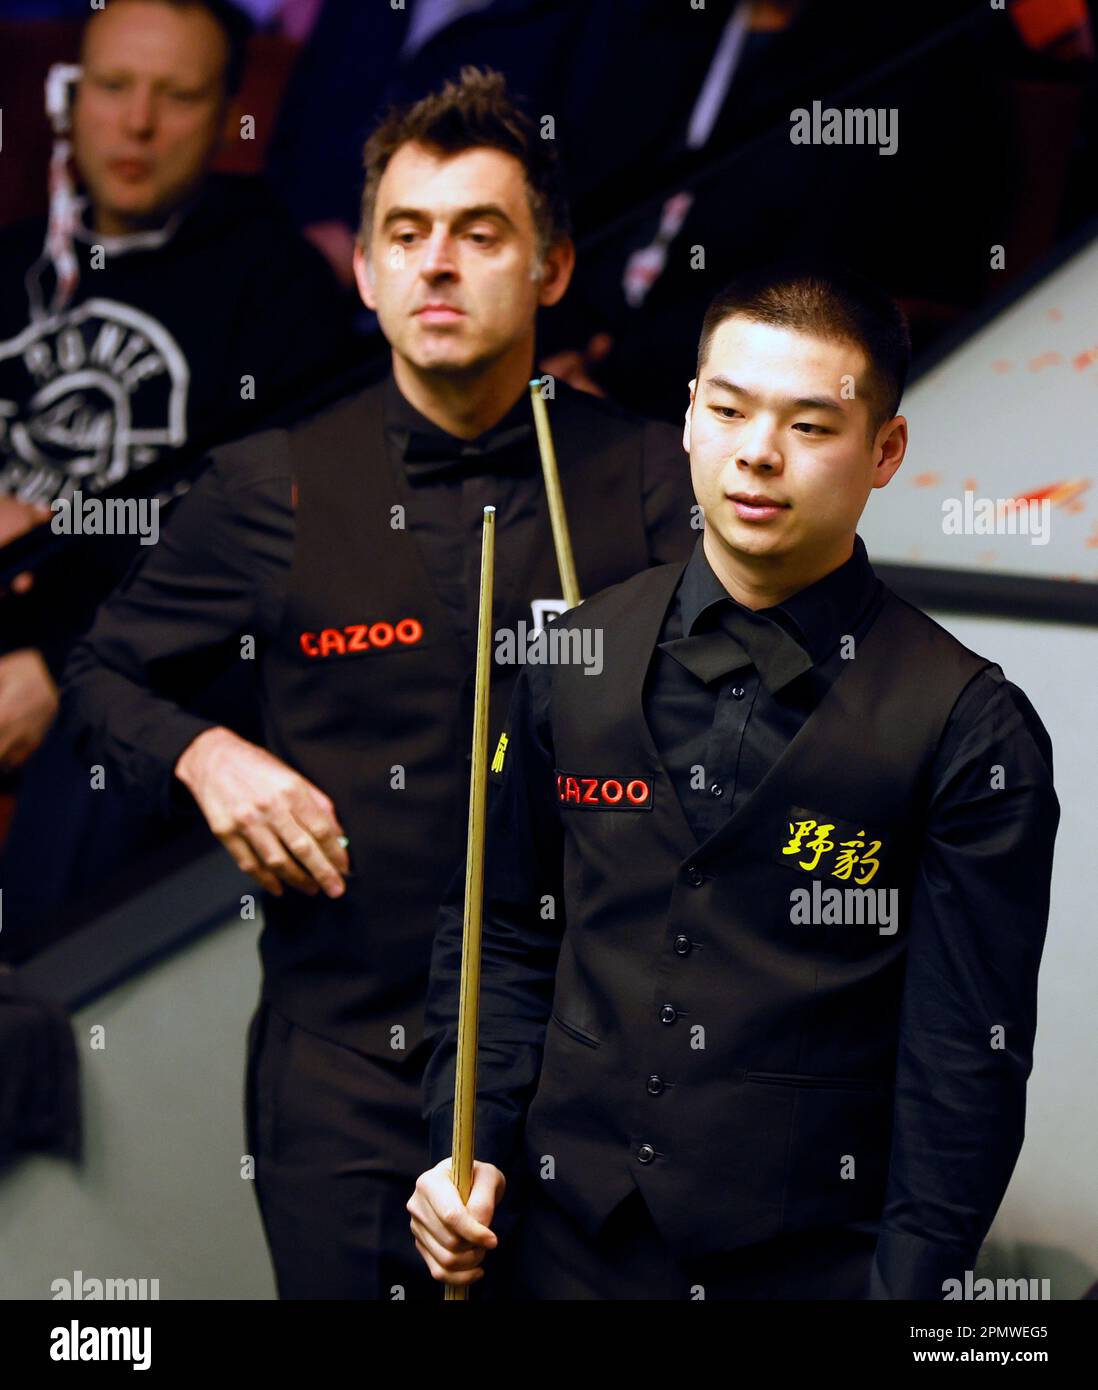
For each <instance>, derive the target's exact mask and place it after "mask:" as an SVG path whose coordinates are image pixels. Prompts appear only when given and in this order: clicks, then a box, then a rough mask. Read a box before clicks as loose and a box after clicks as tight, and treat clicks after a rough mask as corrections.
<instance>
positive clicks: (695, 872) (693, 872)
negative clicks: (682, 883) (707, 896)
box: [686, 864, 705, 888]
mask: <svg viewBox="0 0 1098 1390" xmlns="http://www.w3.org/2000/svg"><path fill="white" fill-rule="evenodd" d="M686 881H687V883H689V885H690V887H691V888H700V887H701V886H702V884H703V883H704V882H705V875H704V874H703V873H702V871H701V870H700V869H697V868H695V867H694V865H693V864H691V865H690V867H689V868H688V869H687V871H686Z"/></svg>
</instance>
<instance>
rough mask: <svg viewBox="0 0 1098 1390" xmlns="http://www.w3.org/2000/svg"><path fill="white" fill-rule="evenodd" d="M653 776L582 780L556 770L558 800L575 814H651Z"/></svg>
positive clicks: (569, 773)
mask: <svg viewBox="0 0 1098 1390" xmlns="http://www.w3.org/2000/svg"><path fill="white" fill-rule="evenodd" d="M652 794H653V785H652V778H651V777H632V776H628V775H621V776H618V777H612V776H601V777H582V776H580V774H579V773H573V772H561V771H560V770H559V769H558V770H557V801H558V802H559V803H560V805H561V806H564V807H567V808H568V809H569V810H573V811H650V810H651V809H652Z"/></svg>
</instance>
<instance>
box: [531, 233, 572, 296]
mask: <svg viewBox="0 0 1098 1390" xmlns="http://www.w3.org/2000/svg"><path fill="white" fill-rule="evenodd" d="M575 268H576V248H575V245H574V244H573V242H572V238H571V237H562V238H561V240H560V241H556V242H554V243H553V245H552V246H550V248H549V250H548V251H546V253H545V263H544V265H543V266H542V268H541V277H540V279H539V280H538V304H539V305H540V306H541V307H542V308H546V309H547V308H549V306H550V305H552V304H557V303H559V302H560V300H561V299H562V298H563V297H564V292H565V290H566V289H567V288H568V286H569V284H570V283H571V281H572V272H573V270H575Z"/></svg>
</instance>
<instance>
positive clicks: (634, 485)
mask: <svg viewBox="0 0 1098 1390" xmlns="http://www.w3.org/2000/svg"><path fill="white" fill-rule="evenodd" d="M549 149H550V146H549V145H547V144H546V143H545V142H543V141H542V140H541V139H540V138H539V137H538V134H537V130H536V127H534V126H533V123H532V122H530V121H529V119H528V118H527V117H525V116H524V115H522V114H521V113H520V112H519V111H518V110H517V109H516V108H515V107H514V106H513V104H512V103H511V101H510V99H509V98H508V96H507V92H506V88H505V85H504V83H503V79H502V78H501V77H499V75H498V74H479V73H476V72H472V73H468V74H465V75H464V77H463V80H462V82H461V83H460V84H457V85H451V86H448V87H447V88H445V89H443V91H442V92H441V93H436V94H432V95H431V96H430V97H428V98H425V99H424V100H423V101H422V102H419V103H417V104H416V106H414V107H412V108H411V109H410V110H408V111H407V112H397V113H394V114H393V115H391V116H390V117H389V118H387V119H386V120H385V121H384V122H383V123H382V125H381V126H380V127H379V128H378V130H377V131H376V132H375V134H374V135H373V136H372V137H371V141H370V142H369V143H368V145H367V151H366V154H367V182H366V192H365V196H364V208H363V234H362V244H361V246H360V250H359V253H358V257H357V270H358V277H359V284H360V289H361V291H362V294H363V297H364V299H365V301H366V302H367V303H368V304H369V305H370V306H371V307H375V308H376V310H377V312H378V315H379V318H380V321H381V325H382V327H383V329H384V331H385V333H386V336H387V337H388V339H389V341H390V343H391V345H392V349H393V358H392V364H393V375H392V376H391V377H390V378H388V379H387V380H386V381H384V382H382V383H381V384H380V385H377V386H375V387H371V388H369V389H367V390H365V391H361V392H359V393H358V394H355V395H353V396H351V397H348V398H346V399H344V400H341V401H339V402H338V403H336V404H335V405H332V406H329V407H327V408H325V409H324V410H322V411H321V412H320V413H318V414H316V415H315V416H313V417H312V418H311V419H309V420H308V421H306V422H304V423H303V424H301V425H299V426H295V427H294V428H291V429H289V430H271V431H267V432H265V433H263V434H260V435H257V436H254V437H252V438H250V439H245V440H243V441H241V442H239V443H236V444H233V445H230V446H227V447H225V448H222V449H220V450H218V451H217V452H216V454H215V455H214V459H213V462H212V463H211V465H210V467H209V469H208V471H207V473H206V474H205V475H204V477H203V479H202V481H201V482H200V484H199V485H198V486H196V487H195V488H194V489H193V490H192V491H191V492H190V494H189V495H188V496H187V497H186V498H185V499H184V500H183V502H182V503H181V505H180V508H179V512H178V515H176V516H175V517H173V518H172V521H171V524H170V525H169V526H168V527H166V528H165V533H164V535H163V537H162V539H161V542H160V544H159V545H158V546H157V547H155V549H154V550H152V551H151V552H150V553H149V556H148V559H147V561H146V562H145V564H144V566H143V567H142V568H141V569H139V570H137V571H136V572H131V574H130V575H129V576H128V578H127V582H126V583H125V584H124V585H123V587H122V589H121V590H120V591H119V592H118V593H117V594H116V595H115V596H114V598H113V599H112V600H111V601H109V602H108V603H107V605H106V607H105V609H104V611H103V613H102V615H101V616H100V618H99V620H98V622H97V624H96V626H95V627H94V629H93V630H92V632H91V633H90V635H89V636H88V638H87V639H86V640H85V642H84V643H83V645H82V646H81V647H80V648H79V650H78V652H77V654H76V655H75V656H74V658H73V659H72V661H71V663H70V667H69V670H68V685H67V688H66V695H65V709H66V715H67V718H68V720H69V722H70V725H71V727H73V728H74V729H75V732H76V734H77V736H78V740H79V742H80V744H81V746H82V747H83V748H85V749H87V750H88V751H89V753H90V752H91V751H92V750H94V752H95V756H96V760H99V759H100V758H101V759H102V760H104V761H106V762H107V763H108V765H109V766H110V767H111V768H113V769H117V770H118V772H119V774H120V775H121V776H122V777H123V778H124V780H125V781H126V782H127V783H128V784H129V785H131V786H133V787H134V788H136V789H139V790H141V789H144V790H145V791H146V792H149V793H151V794H154V795H156V796H158V797H159V798H160V799H161V801H163V802H164V803H165V804H169V803H171V802H173V801H177V800H178V801H185V802H190V801H191V797H192V796H193V799H194V801H196V802H197V803H198V806H199V807H200V808H201V810H202V812H203V813H204V814H205V816H206V819H207V820H208V822H209V824H210V827H211V828H212V830H213V831H214V833H215V834H216V835H217V836H218V838H219V839H220V840H221V841H222V843H223V844H224V845H225V846H226V847H227V848H228V850H229V851H230V853H231V854H232V855H233V857H234V859H235V860H236V862H237V863H238V864H239V865H240V866H241V868H243V869H244V870H246V871H247V872H248V873H250V874H251V875H252V876H253V877H254V878H255V879H256V880H257V881H258V882H259V883H260V884H261V885H262V886H263V888H264V889H265V890H266V893H265V897H264V902H263V908H264V929H263V934H262V937H261V943H260V949H261V955H262V961H263V969H264V977H263V991H262V997H261V1000H260V1005H259V1008H258V1010H257V1013H256V1015H255V1018H254V1019H253V1021H252V1025H251V1029H250V1036H249V1065H248V1079H247V1092H246V1100H247V1124H248V1149H249V1152H250V1153H251V1154H252V1155H253V1157H254V1160H255V1176H256V1191H257V1195H258V1198H259V1203H260V1207H261V1211H262V1215H263V1220H264V1225H265V1228H266V1232H267V1236H268V1241H269V1244H270V1247H271V1253H272V1256H273V1260H274V1265H275V1272H276V1275H277V1279H278V1288H279V1292H280V1294H281V1296H283V1297H291V1298H299V1297H303V1298H369V1297H377V1298H385V1299H391V1298H400V1297H406V1298H412V1297H418V1296H421V1295H422V1296H426V1297H429V1298H431V1299H432V1300H435V1299H437V1298H438V1297H439V1290H438V1288H437V1286H436V1285H435V1284H433V1283H432V1281H431V1280H430V1278H429V1277H428V1275H427V1273H426V1271H425V1270H424V1269H423V1266H422V1264H421V1262H420V1260H419V1257H418V1256H417V1254H416V1251H415V1247H414V1245H413V1242H412V1238H411V1234H410V1232H409V1230H408V1223H407V1214H406V1212H405V1210H404V1204H405V1201H406V1199H407V1195H408V1192H409V1190H410V1189H411V1186H412V1184H413V1183H414V1181H415V1177H416V1174H417V1173H419V1172H420V1171H421V1169H422V1168H423V1166H424V1164H425V1163H426V1160H427V1147H426V1125H425V1123H424V1120H423V1117H422V1115H421V1113H420V1091H421V1081H422V1071H423V1066H424V1063H425V1061H426V1058H427V1055H428V1053H429V1047H428V1046H427V1045H425V1044H424V1042H423V1022H422V1016H423V1004H424V998H425V992H426V984H427V971H428V965H429V960H430V948H431V939H432V936H433V934H434V928H435V923H436V917H437V912H438V906H439V902H440V900H441V898H442V895H443V892H444V889H445V887H446V884H447V882H448V880H449V878H450V875H451V873H452V872H453V869H454V866H455V864H457V863H458V862H459V861H460V859H461V855H462V849H463V844H464V830H465V808H466V803H467V796H468V767H469V749H470V730H471V727H472V690H473V666H474V657H475V646H476V640H475V633H476V622H477V605H478V583H479V551H480V533H481V521H482V510H483V507H484V505H485V504H489V503H490V504H493V505H494V506H495V507H496V509H497V517H498V521H499V541H498V550H497V555H498V563H497V578H496V604H495V612H494V623H495V625H496V626H498V627H500V628H501V629H507V630H511V631H514V630H516V629H521V628H522V626H523V625H525V626H526V628H527V629H533V628H534V627H535V626H536V625H538V624H539V622H540V618H541V615H542V614H543V613H544V611H546V608H547V607H548V608H552V607H554V606H555V608H556V610H557V611H558V612H559V611H560V610H562V609H563V607H564V603H563V600H562V599H561V598H560V597H559V595H560V582H559V578H558V575H557V569H556V562H555V559H554V552H553V546H552V540H551V534H550V528H549V521H548V515H547V509H546V504H545V497H544V488H543V484H542V480H541V472H540V465H539V456H538V449H537V442H536V437H535V432H534V427H533V420H532V411H531V405H530V400H529V391H528V387H527V382H528V379H529V377H530V375H531V372H532V370H533V365H534V330H535V314H536V310H537V308H538V307H539V306H540V305H549V304H552V303H554V302H555V301H556V300H557V299H559V298H560V296H561V295H562V294H563V293H564V290H565V287H566V285H567V282H568V278H569V275H570V272H571V266H572V257H573V252H572V247H571V242H570V240H569V238H568V235H567V220H566V219H567V212H566V209H565V207H564V205H563V199H562V196H561V194H560V191H559V189H560V185H559V182H558V175H557V172H556V166H555V163H554V161H553V160H552V158H551V156H550V154H549V153H548V151H549ZM549 411H550V414H551V417H552V421H553V428H554V432H555V439H556V451H557V455H558V460H559V464H560V469H561V482H562V487H563V492H564V497H565V501H566V505H567V506H568V508H569V513H570V518H571V526H572V539H573V543H574V549H575V558H576V564H577V568H578V573H579V580H580V584H581V586H582V592H595V591H596V590H597V589H599V588H603V587H605V586H606V585H607V584H610V583H613V582H616V581H617V580H620V579H623V578H625V577H627V576H628V575H630V574H633V573H635V572H636V571H637V570H638V569H643V568H645V567H646V566H649V565H653V564H662V563H665V562H667V561H668V560H671V559H673V558H675V557H676V556H680V557H685V556H686V555H687V554H688V553H689V550H690V547H691V544H692V542H693V539H694V538H695V536H696V534H697V533H696V531H694V530H692V529H691V522H692V514H691V513H692V507H693V498H692V496H691V494H690V487H689V475H688V468H687V460H686V458H685V457H684V455H683V451H682V445H681V442H680V440H679V437H678V431H677V430H675V429H674V428H673V427H672V426H670V425H662V424H655V423H651V422H646V421H643V420H639V419H637V418H635V417H633V416H631V415H628V414H626V413H624V412H622V411H620V410H618V409H616V408H615V407H614V406H612V405H610V404H608V403H606V402H603V401H601V400H597V399H596V398H594V397H592V396H587V395H583V394H581V393H578V392H574V391H570V390H567V389H566V388H561V389H560V390H559V391H558V392H557V395H556V397H555V399H554V401H553V402H552V404H551V405H550V406H549ZM611 521H612V524H608V522H611ZM249 643H251V644H252V645H254V651H255V666H256V676H257V680H258V686H259V693H258V698H259V702H260V705H261V708H262V714H263V727H264V743H265V747H258V746H256V745H255V744H253V743H249V742H246V741H245V740H243V739H241V738H240V737H238V736H237V735H236V734H235V733H233V732H232V731H230V730H228V729H226V728H223V727H211V726H210V724H209V722H208V721H203V720H201V719H199V718H196V717H195V716H194V715H193V714H192V713H190V712H188V710H187V709H186V707H185V706H186V690H187V687H188V682H189V680H190V679H191V676H192V674H195V673H197V672H199V671H200V670H203V669H204V668H206V667H208V666H209V665H210V664H211V663H217V662H227V661H233V660H239V659H240V657H241V655H242V649H246V648H247V647H248V644H249ZM243 654H246V653H243ZM519 669H520V668H519V666H518V665H512V666H502V665H497V666H496V667H495V668H494V671H493V692H492V710H491V723H492V726H493V728H494V732H495V734H496V735H498V733H499V731H500V728H501V727H502V724H503V720H504V717H505V715H506V712H507V705H508V700H509V696H510V693H511V688H512V685H513V683H514V679H515V677H516V675H517V672H518V670H519ZM341 839H346V840H349V848H345V847H344V845H343V844H341V843H340V841H341Z"/></svg>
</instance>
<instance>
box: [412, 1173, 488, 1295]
mask: <svg viewBox="0 0 1098 1390" xmlns="http://www.w3.org/2000/svg"><path fill="white" fill-rule="evenodd" d="M450 1163H451V1160H450V1159H448V1158H444V1159H443V1160H442V1162H441V1163H437V1164H436V1165H435V1166H434V1167H433V1168H429V1169H428V1170H427V1172H426V1173H421V1174H420V1175H419V1178H418V1179H417V1181H416V1190H415V1191H414V1192H413V1193H412V1195H411V1197H410V1198H409V1199H408V1204H407V1210H408V1211H409V1212H410V1213H411V1217H412V1223H411V1224H412V1235H413V1236H414V1237H415V1241H416V1249H417V1250H418V1251H419V1253H420V1254H421V1255H422V1256H423V1261H424V1263H425V1264H426V1266H427V1268H428V1269H429V1270H430V1271H431V1278H432V1279H437V1280H438V1281H439V1282H440V1283H442V1284H459V1285H460V1284H475V1283H477V1282H478V1280H480V1279H483V1278H484V1270H483V1269H481V1268H480V1266H481V1264H482V1262H483V1260H484V1256H485V1255H486V1254H487V1253H488V1251H489V1250H494V1249H495V1248H496V1246H497V1245H498V1244H499V1239H498V1237H497V1236H496V1234H495V1232H494V1231H492V1230H490V1229H489V1225H488V1223H489V1222H490V1221H491V1219H492V1215H493V1213H494V1212H495V1209H496V1207H497V1206H498V1205H499V1201H500V1198H501V1197H502V1196H503V1193H504V1190H505V1188H506V1186H507V1180H506V1178H505V1177H504V1176H503V1174H502V1173H501V1172H500V1170H499V1169H498V1168H496V1167H494V1166H493V1165H492V1164H491V1163H479V1162H474V1163H473V1186H472V1188H471V1190H470V1192H469V1200H468V1202H462V1200H461V1196H460V1194H459V1192H458V1190H457V1188H456V1187H455V1186H454V1184H453V1183H452V1182H451V1181H450Z"/></svg>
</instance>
